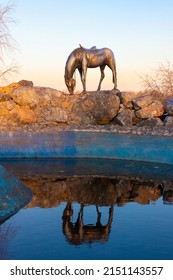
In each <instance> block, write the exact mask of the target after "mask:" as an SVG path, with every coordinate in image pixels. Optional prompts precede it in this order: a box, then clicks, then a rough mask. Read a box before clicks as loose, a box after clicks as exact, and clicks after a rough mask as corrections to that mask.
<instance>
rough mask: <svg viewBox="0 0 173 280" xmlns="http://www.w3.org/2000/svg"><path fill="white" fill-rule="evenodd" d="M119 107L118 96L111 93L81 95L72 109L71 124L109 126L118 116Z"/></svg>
mask: <svg viewBox="0 0 173 280" xmlns="http://www.w3.org/2000/svg"><path fill="white" fill-rule="evenodd" d="M119 105H120V100H119V98H118V96H117V95H116V94H114V93H112V92H111V91H110V92H109V93H102V92H97V93H87V94H86V95H80V96H79V98H78V101H77V102H76V103H75V104H74V105H73V107H72V112H71V113H72V114H71V115H70V119H69V123H75V124H108V123H110V122H111V120H112V119H113V118H114V117H115V116H116V115H117V113H118V110H119Z"/></svg>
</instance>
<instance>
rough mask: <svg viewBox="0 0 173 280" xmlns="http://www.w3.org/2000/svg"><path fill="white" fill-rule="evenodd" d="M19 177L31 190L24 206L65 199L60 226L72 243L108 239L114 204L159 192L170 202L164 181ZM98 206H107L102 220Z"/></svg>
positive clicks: (171, 193) (172, 192)
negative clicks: (30, 197)
mask: <svg viewBox="0 0 173 280" xmlns="http://www.w3.org/2000/svg"><path fill="white" fill-rule="evenodd" d="M20 179H21V180H23V182H24V183H25V184H27V185H28V186H30V187H31V188H32V191H33V200H32V202H31V203H30V204H29V205H28V206H27V207H35V206H40V207H44V208H46V207H54V206H57V205H59V204H60V203H61V202H66V206H65V209H64V211H63V214H62V229H63V233H64V235H65V237H66V239H67V241H68V242H69V243H70V244H74V245H79V244H83V243H88V244H92V243H93V242H105V241H106V240H108V238H109V234H110V231H111V224H112V220H113V208H114V205H115V204H116V205H117V206H123V205H124V204H125V203H128V202H131V201H133V202H136V203H140V204H149V203H150V202H154V201H156V200H157V199H158V198H160V197H161V196H162V195H163V200H164V202H173V187H172V185H171V184H169V182H166V181H164V182H163V181H162V182H160V181H157V180H148V179H142V178H128V177H123V176H121V177H120V176H117V177H114V178H108V177H89V176H88V177H87V176H86V177H67V178H58V177H53V176H52V177H51V176H50V177H43V176H42V177H38V178H32V179H30V178H26V177H25V178H20ZM74 205H75V207H74ZM77 205H78V206H79V209H78V211H77V208H76V206H77ZM92 205H93V206H92ZM102 206H105V207H106V208H107V207H108V209H109V214H108V217H106V220H105V219H104V223H103V222H102V220H101V216H102V215H101V212H100V211H103V210H102V209H103V208H102ZM87 207H90V209H91V211H92V216H90V215H89V216H88V220H89V221H88V222H87V223H86V222H85V217H84V215H85V213H86V208H87ZM101 208H102V209H101ZM74 212H75V213H74ZM76 212H77V213H76ZM103 212H104V211H103ZM94 215H96V217H95V216H94ZM91 217H92V219H93V218H94V219H95V220H94V222H92V221H91Z"/></svg>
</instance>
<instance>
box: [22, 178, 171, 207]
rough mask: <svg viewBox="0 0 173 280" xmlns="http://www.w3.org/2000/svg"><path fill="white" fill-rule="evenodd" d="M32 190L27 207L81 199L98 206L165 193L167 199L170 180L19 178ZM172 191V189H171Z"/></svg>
mask: <svg viewBox="0 0 173 280" xmlns="http://www.w3.org/2000/svg"><path fill="white" fill-rule="evenodd" d="M20 179H21V180H23V182H24V183H25V184H27V185H28V186H30V187H31V188H32V191H33V199H32V201H31V203H30V204H29V205H28V207H35V206H39V207H43V208H48V207H55V206H57V205H59V204H60V203H61V202H78V203H83V204H93V205H98V206H104V205H105V206H110V205H112V204H117V205H118V206H122V205H124V204H125V203H127V202H130V201H134V202H137V203H140V204H148V203H150V202H153V201H156V200H157V199H158V198H159V197H160V196H161V195H162V192H163V193H164V199H167V198H166V197H167V195H166V192H167V189H166V186H167V182H164V184H163V183H162V182H159V181H153V180H143V179H141V178H127V177H116V178H107V177H103V178H97V177H68V178H56V177H49V178H48V177H47V178H44V177H38V178H32V179H30V178H20ZM169 191H170V190H169Z"/></svg>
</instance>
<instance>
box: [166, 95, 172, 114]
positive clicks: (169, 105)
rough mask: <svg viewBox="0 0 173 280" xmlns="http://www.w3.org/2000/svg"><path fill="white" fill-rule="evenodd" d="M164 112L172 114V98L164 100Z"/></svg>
mask: <svg viewBox="0 0 173 280" xmlns="http://www.w3.org/2000/svg"><path fill="white" fill-rule="evenodd" d="M165 112H166V113H168V114H169V115H170V116H173V99H171V98H169V99H167V100H166V102H165Z"/></svg>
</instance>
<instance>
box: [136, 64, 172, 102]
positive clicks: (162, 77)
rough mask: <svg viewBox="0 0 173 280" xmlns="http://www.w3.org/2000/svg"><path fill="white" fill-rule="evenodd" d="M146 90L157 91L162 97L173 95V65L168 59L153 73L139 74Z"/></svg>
mask: <svg viewBox="0 0 173 280" xmlns="http://www.w3.org/2000/svg"><path fill="white" fill-rule="evenodd" d="M139 78H140V79H141V81H142V85H143V87H144V89H145V90H146V91H150V92H155V94H157V95H158V96H159V97H160V98H165V97H167V96H173V65H172V64H171V63H170V62H169V61H166V63H165V64H163V63H162V64H161V65H160V66H159V67H158V69H156V70H154V71H153V74H152V75H139Z"/></svg>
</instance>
